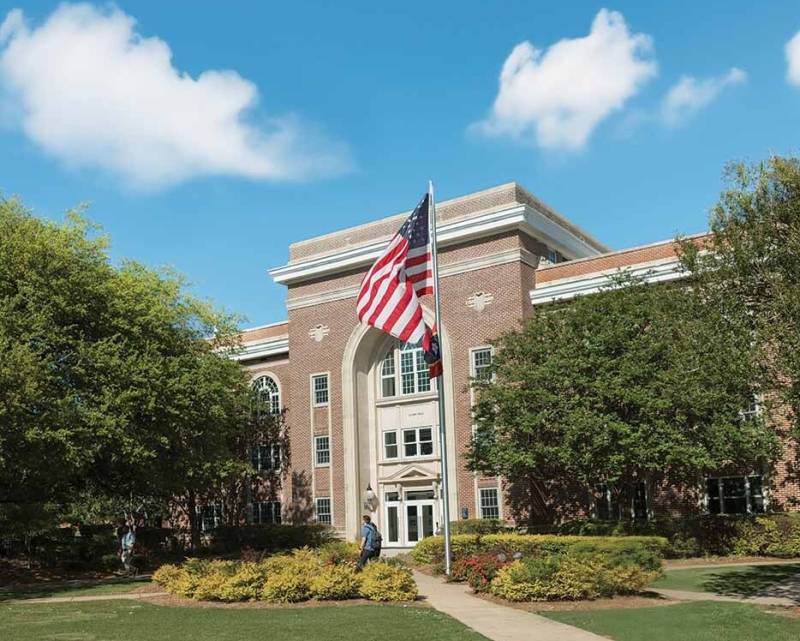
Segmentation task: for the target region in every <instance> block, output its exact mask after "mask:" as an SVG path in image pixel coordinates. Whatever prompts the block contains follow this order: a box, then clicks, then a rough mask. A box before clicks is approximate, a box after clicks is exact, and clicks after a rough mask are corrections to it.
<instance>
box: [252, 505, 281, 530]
mask: <svg viewBox="0 0 800 641" xmlns="http://www.w3.org/2000/svg"><path fill="white" fill-rule="evenodd" d="M252 508H253V523H255V524H256V525H269V524H275V525H278V524H280V522H281V504H280V501H258V502H256V503H253V505H252Z"/></svg>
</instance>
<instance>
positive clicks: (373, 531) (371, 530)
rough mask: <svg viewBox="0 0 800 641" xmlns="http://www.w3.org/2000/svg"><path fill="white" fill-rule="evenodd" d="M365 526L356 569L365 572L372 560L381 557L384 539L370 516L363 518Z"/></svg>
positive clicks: (362, 530)
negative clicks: (365, 567) (366, 566)
mask: <svg viewBox="0 0 800 641" xmlns="http://www.w3.org/2000/svg"><path fill="white" fill-rule="evenodd" d="M363 520H364V525H363V526H362V528H361V538H362V540H361V556H360V557H359V559H358V563H356V568H357V569H359V570H363V569H364V566H365V565H366V564H367V563H368V562H369V560H370V559H377V558H378V557H379V556H380V555H381V543H382V539H383V537H381V533H380V532H378V528H377V527H375V524H374V523H373V522H372V519H371V518H370V516H369V515H368V514H365V515H364V517H363Z"/></svg>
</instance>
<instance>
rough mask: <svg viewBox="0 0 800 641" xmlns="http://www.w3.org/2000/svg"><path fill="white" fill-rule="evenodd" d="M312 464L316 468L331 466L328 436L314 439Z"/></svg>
mask: <svg viewBox="0 0 800 641" xmlns="http://www.w3.org/2000/svg"><path fill="white" fill-rule="evenodd" d="M314 464H315V465H316V466H317V467H322V466H326V465H330V464H331V439H330V437H329V436H315V437H314Z"/></svg>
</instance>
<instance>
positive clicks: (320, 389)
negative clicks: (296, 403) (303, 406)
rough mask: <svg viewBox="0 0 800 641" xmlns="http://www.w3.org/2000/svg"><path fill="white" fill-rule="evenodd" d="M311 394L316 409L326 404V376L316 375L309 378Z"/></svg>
mask: <svg viewBox="0 0 800 641" xmlns="http://www.w3.org/2000/svg"><path fill="white" fill-rule="evenodd" d="M311 392H312V394H313V395H314V405H315V406H317V407H320V406H323V405H327V404H328V375H327V374H317V375H316V376H312V377H311Z"/></svg>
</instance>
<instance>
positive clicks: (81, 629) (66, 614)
mask: <svg viewBox="0 0 800 641" xmlns="http://www.w3.org/2000/svg"><path fill="white" fill-rule="evenodd" d="M423 637H424V638H425V640H426V641H486V639H485V637H483V636H481V635H479V634H478V633H476V632H473V631H472V630H470V629H468V628H466V627H465V626H463V625H462V624H461V623H459V622H458V621H456V620H454V619H452V618H450V617H448V616H447V615H445V614H442V613H440V612H437V611H435V610H432V609H428V608H418V607H403V606H390V605H388V606H370V605H363V606H356V605H354V606H349V607H309V608H294V609H285V610H281V609H264V610H259V609H224V608H207V609H206V608H174V607H163V606H157V605H152V604H148V603H141V602H139V601H94V602H83V603H59V604H48V605H32V604H31V605H26V604H13V605H11V604H8V605H0V639H3V641H97V640H99V639H102V640H103V641H178V640H180V641H185V640H186V639H191V640H192V641H256V640H258V641H309V640H310V641H352V640H353V639H367V640H371V639H380V641H412V640H415V639H419V638H423Z"/></svg>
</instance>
